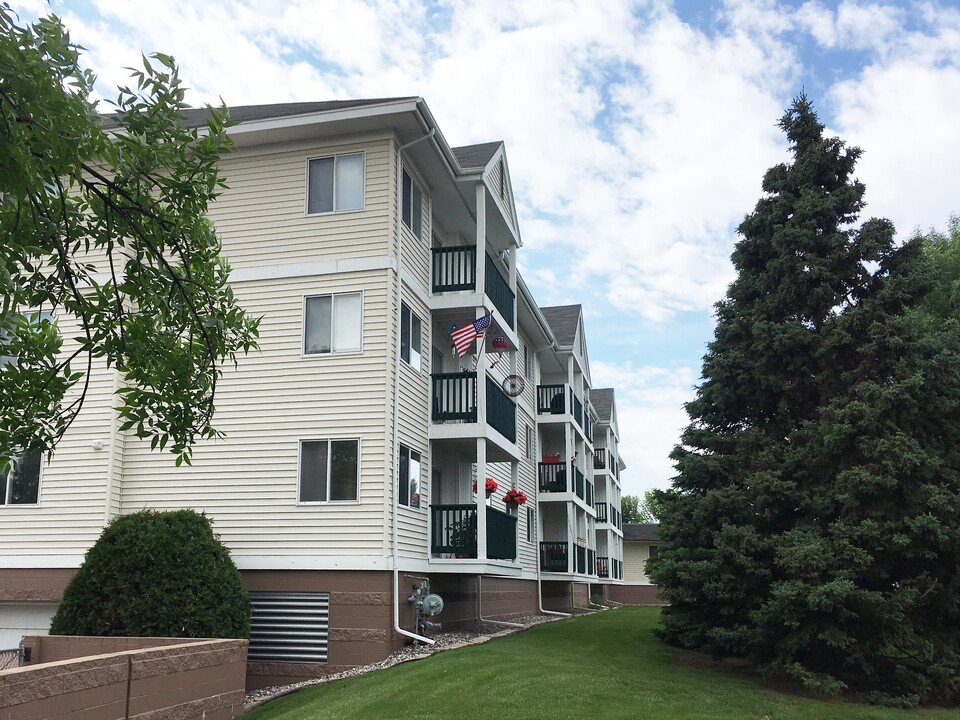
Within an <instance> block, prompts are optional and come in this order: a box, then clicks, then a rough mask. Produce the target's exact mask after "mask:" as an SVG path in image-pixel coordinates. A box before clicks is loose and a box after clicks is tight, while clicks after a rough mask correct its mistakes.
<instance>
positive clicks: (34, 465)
mask: <svg viewBox="0 0 960 720" xmlns="http://www.w3.org/2000/svg"><path fill="white" fill-rule="evenodd" d="M40 459H41V455H40V453H38V452H28V453H24V454H23V455H21V456H20V457H19V458H17V460H16V462H15V463H14V466H13V470H12V471H11V472H10V473H9V474H5V473H4V472H3V471H2V470H0V505H36V504H37V499H38V498H39V496H40Z"/></svg>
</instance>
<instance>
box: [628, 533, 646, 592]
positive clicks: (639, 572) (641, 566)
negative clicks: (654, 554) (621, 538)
mask: <svg viewBox="0 0 960 720" xmlns="http://www.w3.org/2000/svg"><path fill="white" fill-rule="evenodd" d="M650 544H651V543H641V542H625V543H623V579H624V580H625V581H626V582H635V583H645V584H650V579H649V578H648V577H647V571H646V568H645V565H646V562H647V560H648V559H649V557H650Z"/></svg>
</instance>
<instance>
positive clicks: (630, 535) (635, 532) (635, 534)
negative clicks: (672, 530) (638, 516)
mask: <svg viewBox="0 0 960 720" xmlns="http://www.w3.org/2000/svg"><path fill="white" fill-rule="evenodd" d="M623 539H624V541H625V542H626V541H628V540H632V541H633V542H660V523H624V524H623Z"/></svg>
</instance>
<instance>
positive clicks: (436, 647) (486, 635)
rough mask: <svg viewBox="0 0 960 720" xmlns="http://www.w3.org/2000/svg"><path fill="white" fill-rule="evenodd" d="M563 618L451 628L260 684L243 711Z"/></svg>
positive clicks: (543, 617)
mask: <svg viewBox="0 0 960 720" xmlns="http://www.w3.org/2000/svg"><path fill="white" fill-rule="evenodd" d="M560 619H561V618H560V617H558V616H556V615H530V616H527V617H522V618H516V619H514V620H511V622H515V623H518V624H520V625H523V627H505V626H503V625H493V624H487V625H484V626H483V627H482V628H481V629H480V630H478V631H475V632H449V633H438V634H437V635H431V636H430V638H431V639H432V640H434V644H433V645H427V644H425V643H414V644H412V645H407V646H405V647H402V648H400V649H399V650H397V651H396V652H394V653H393V654H391V655H389V656H388V657H386V658H384V659H383V660H381V661H380V662H375V663H373V664H371V665H360V666H357V667H355V668H350V669H349V670H344V671H343V672H339V673H334V674H333V675H325V676H324V677H318V678H310V679H309V680H303V681H301V682H298V683H293V684H292V685H274V686H272V687H266V688H261V689H260V690H253V691H251V692H249V693H247V701H246V704H245V706H244V711H245V712H250V711H251V710H253V709H254V708H258V707H260V706H261V705H263V704H264V703H266V702H269V701H270V700H274V699H276V698H278V697H281V696H283V695H288V694H289V693H292V692H294V691H296V690H300V689H302V688H305V687H312V686H313V685H321V684H323V683H327V682H330V681H332V680H342V679H343V678H348V677H353V676H354V675H363V674H364V673H368V672H373V671H374V670H383V669H384V668H388V667H392V666H394V665H399V664H400V663H405V662H410V661H411V660H422V659H423V658H426V657H430V656H431V655H433V654H434V653H437V652H440V651H442V650H452V649H453V648H458V647H464V646H466V645H479V644H480V643H485V642H487V641H488V640H492V639H493V638H497V637H503V636H504V635H511V634H513V633H515V632H520V631H521V630H526V629H527V628H529V627H533V626H534V625H540V624H542V623H545V622H551V621H553V620H560Z"/></svg>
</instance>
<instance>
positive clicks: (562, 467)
mask: <svg viewBox="0 0 960 720" xmlns="http://www.w3.org/2000/svg"><path fill="white" fill-rule="evenodd" d="M537 474H538V476H539V480H540V481H539V487H540V492H542V493H563V492H566V491H567V471H566V463H563V462H542V463H538V464H537Z"/></svg>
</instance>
